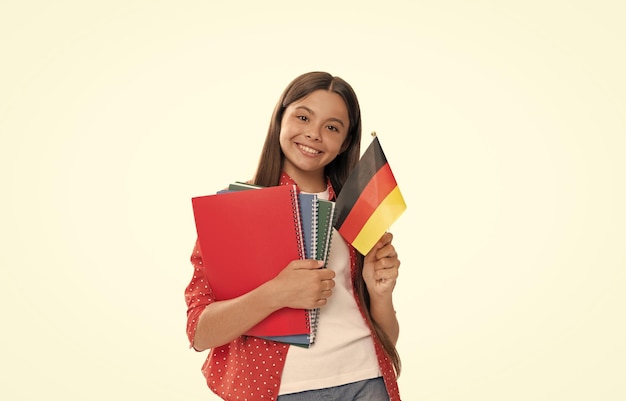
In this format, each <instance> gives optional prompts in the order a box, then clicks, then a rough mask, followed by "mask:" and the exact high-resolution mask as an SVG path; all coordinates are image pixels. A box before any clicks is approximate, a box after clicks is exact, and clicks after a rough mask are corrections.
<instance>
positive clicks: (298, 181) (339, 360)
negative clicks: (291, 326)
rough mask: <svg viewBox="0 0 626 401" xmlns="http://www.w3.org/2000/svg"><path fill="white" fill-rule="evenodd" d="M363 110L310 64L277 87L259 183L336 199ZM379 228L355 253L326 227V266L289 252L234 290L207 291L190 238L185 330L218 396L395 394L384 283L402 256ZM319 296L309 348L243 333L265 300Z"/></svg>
mask: <svg viewBox="0 0 626 401" xmlns="http://www.w3.org/2000/svg"><path fill="white" fill-rule="evenodd" d="M360 142H361V114H360V107H359V103H358V100H357V97H356V94H355V93H354V91H353V89H352V87H351V86H350V85H349V84H348V83H347V82H345V81H344V80H343V79H341V78H339V77H333V76H332V75H330V74H328V73H325V72H311V73H306V74H303V75H301V76H299V77H297V78H296V79H294V80H293V81H292V82H291V83H290V84H289V85H288V86H287V88H286V89H285V91H284V92H283V93H282V95H281V97H280V99H279V100H278V103H277V104H276V107H275V109H274V113H273V115H272V119H271V122H270V126H269V129H268V133H267V137H266V139H265V144H264V146H263V149H262V152H261V157H260V161H259V165H258V168H257V171H256V175H255V177H254V180H252V182H253V183H254V184H257V185H261V186H275V185H296V186H297V188H298V190H299V191H302V192H305V193H314V194H317V195H318V197H319V198H320V199H327V200H335V198H336V196H337V194H339V192H340V191H341V189H342V187H343V184H344V182H345V180H346V178H347V177H348V175H349V174H350V172H351V171H352V169H353V168H354V167H355V165H356V163H357V161H358V160H359V156H360ZM392 238H393V236H392V235H391V234H390V233H386V234H385V235H383V236H382V237H381V239H380V240H379V241H378V243H377V244H376V245H375V246H374V248H373V249H372V250H371V251H370V252H369V253H368V254H367V255H364V256H363V255H360V254H359V253H358V252H357V251H356V250H355V249H354V248H353V247H352V246H350V245H349V244H348V243H346V242H345V241H344V240H343V239H342V238H341V236H340V235H339V234H338V233H337V232H336V231H335V232H334V234H333V241H332V246H331V250H330V253H329V257H328V268H327V269H320V268H319V267H320V266H321V264H320V262H318V261H315V260H294V261H292V262H290V263H289V264H288V265H287V266H285V267H284V269H283V270H282V271H281V273H280V274H278V275H277V276H276V277H275V278H274V279H272V280H270V281H268V282H267V283H265V284H263V285H261V286H259V287H258V288H256V289H254V290H252V291H250V292H249V293H247V294H244V295H242V296H240V297H238V298H235V299H230V300H223V301H216V300H215V299H214V296H213V294H212V291H211V289H210V285H209V283H208V281H207V279H206V277H205V273H204V270H203V267H202V254H201V252H200V248H199V245H198V243H197V242H196V246H195V248H194V250H193V253H192V256H191V262H192V265H193V266H194V275H193V278H192V280H191V282H190V283H189V285H188V286H187V288H186V291H185V297H186V301H187V306H188V310H187V335H188V337H189V341H190V342H191V346H192V347H193V348H194V349H196V350H197V351H204V350H207V349H210V352H209V355H208V357H207V359H206V362H205V363H204V365H203V367H202V372H203V374H204V376H205V378H206V381H207V384H208V386H209V388H210V389H211V390H212V391H213V392H214V393H216V394H217V395H219V396H220V397H221V398H223V399H224V400H228V401H230V400H278V401H298V400H342V401H344V400H363V401H368V400H371V401H374V400H376V401H378V400H392V401H397V400H400V395H399V390H398V385H397V381H396V378H397V375H398V374H399V371H400V359H399V356H398V353H397V351H396V348H395V344H396V342H397V340H398V333H399V325H398V320H397V319H396V315H395V310H394V306H393V297H392V293H393V289H394V287H395V284H396V279H397V277H398V268H399V266H400V261H399V259H398V254H397V253H396V250H395V248H394V246H393V245H392ZM284 307H290V308H305V309H313V308H320V316H319V326H318V332H317V335H316V341H315V343H314V344H313V345H312V346H311V347H310V348H301V347H296V346H289V345H288V344H284V343H278V342H273V341H268V340H264V339H260V338H256V337H247V336H243V333H245V332H246V331H247V330H248V329H249V328H251V327H253V326H254V325H255V324H257V323H258V322H260V321H261V320H263V319H264V318H265V317H267V316H268V315H269V314H271V313H272V312H274V311H276V310H278V309H280V308H284Z"/></svg>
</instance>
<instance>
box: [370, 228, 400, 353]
mask: <svg viewBox="0 0 626 401" xmlns="http://www.w3.org/2000/svg"><path fill="white" fill-rule="evenodd" d="M392 240H393V235H392V234H391V233H385V234H384V235H383V236H382V237H381V239H380V240H379V241H378V243H377V244H376V245H374V248H372V250H371V251H369V252H368V254H367V255H365V259H364V262H363V280H365V285H366V286H367V291H368V292H369V296H370V313H371V315H372V319H373V320H374V321H376V323H378V325H380V327H381V328H382V329H383V331H384V332H385V334H387V336H389V339H390V340H391V341H392V342H393V343H394V344H396V343H397V341H398V336H399V333H400V326H399V324H398V319H397V317H396V311H395V308H394V306H393V296H392V294H393V289H394V287H395V286H396V280H397V278H398V269H399V267H400V260H399V259H398V254H397V253H396V250H395V248H394V246H393V245H392V244H391V241H392Z"/></svg>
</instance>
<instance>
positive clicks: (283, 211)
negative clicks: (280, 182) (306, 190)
mask: <svg viewBox="0 0 626 401" xmlns="http://www.w3.org/2000/svg"><path fill="white" fill-rule="evenodd" d="M192 207H193V213H194V220H195V224H196V230H197V234H198V240H199V243H200V249H201V251H202V258H203V262H204V263H203V268H204V269H205V272H206V276H207V279H208V281H209V284H210V285H211V289H212V290H213V294H214V295H215V299H217V300H225V299H231V298H235V297H238V296H240V295H243V294H245V293H247V292H249V291H251V290H253V289H255V288H257V287H258V286H260V285H261V284H263V283H265V282H267V281H269V280H271V279H273V278H274V277H276V275H277V274H278V273H280V272H281V271H282V270H283V269H284V268H285V266H287V264H289V262H291V261H293V260H296V259H303V258H304V257H305V256H306V255H305V253H304V243H303V238H302V226H301V224H302V223H301V219H300V206H299V200H298V196H297V191H296V188H295V186H276V187H268V188H262V189H259V190H256V191H233V192H227V193H220V194H215V195H207V196H200V197H194V198H192ZM311 331H312V327H311V318H310V315H309V312H308V311H307V310H305V309H292V308H282V309H280V310H278V311H276V312H274V313H272V314H271V315H269V316H268V317H267V318H266V319H264V320H263V321H261V322H260V323H258V324H257V325H256V326H254V327H253V328H251V329H250V330H249V331H248V332H246V333H245V334H246V335H250V336H257V337H267V336H293V335H303V336H310V335H311Z"/></svg>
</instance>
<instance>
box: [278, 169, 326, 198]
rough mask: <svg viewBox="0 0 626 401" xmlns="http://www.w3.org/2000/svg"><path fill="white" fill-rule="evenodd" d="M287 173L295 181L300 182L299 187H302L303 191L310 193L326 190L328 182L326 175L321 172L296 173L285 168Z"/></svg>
mask: <svg viewBox="0 0 626 401" xmlns="http://www.w3.org/2000/svg"><path fill="white" fill-rule="evenodd" d="M285 173H287V175H289V176H290V177H291V178H292V179H293V180H294V181H295V182H296V184H298V188H300V190H301V191H303V192H309V193H318V192H324V191H326V187H327V182H326V177H325V176H324V175H323V172H322V174H319V173H310V174H306V173H302V172H299V173H295V172H292V171H287V170H285Z"/></svg>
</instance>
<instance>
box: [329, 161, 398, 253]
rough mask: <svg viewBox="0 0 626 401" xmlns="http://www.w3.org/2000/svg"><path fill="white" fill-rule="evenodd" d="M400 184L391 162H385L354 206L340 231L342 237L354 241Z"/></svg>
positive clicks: (350, 241)
mask: <svg viewBox="0 0 626 401" xmlns="http://www.w3.org/2000/svg"><path fill="white" fill-rule="evenodd" d="M397 186H398V184H397V183H396V179H395V178H394V176H393V173H392V172H391V168H390V167H389V163H385V165H383V166H382V167H381V168H380V170H378V172H377V173H376V174H375V175H374V176H373V177H372V179H371V180H370V181H369V182H368V183H367V185H366V186H365V188H364V189H363V192H361V195H360V196H359V198H358V199H357V200H356V202H355V203H354V206H352V210H350V214H348V216H347V217H346V219H345V220H344V222H343V224H342V225H341V227H339V229H338V231H339V232H340V233H341V235H342V237H343V238H344V239H345V240H346V241H348V242H349V243H352V242H353V241H354V239H355V238H356V237H357V235H359V233H360V232H361V229H362V228H363V226H364V225H365V223H367V220H368V219H369V218H370V216H371V215H372V213H374V211H375V210H376V208H377V207H378V206H379V205H380V204H381V203H382V201H383V200H384V199H385V198H386V197H387V195H389V193H390V192H391V191H393V189H394V188H395V187H397Z"/></svg>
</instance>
